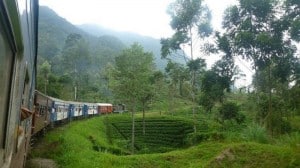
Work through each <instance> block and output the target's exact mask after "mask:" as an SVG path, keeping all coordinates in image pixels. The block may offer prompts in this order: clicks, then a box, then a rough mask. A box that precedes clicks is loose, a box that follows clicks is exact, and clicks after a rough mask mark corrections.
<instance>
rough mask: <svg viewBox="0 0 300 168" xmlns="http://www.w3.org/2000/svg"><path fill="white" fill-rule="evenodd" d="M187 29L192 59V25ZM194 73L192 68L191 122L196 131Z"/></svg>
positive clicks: (192, 57) (192, 58)
mask: <svg viewBox="0 0 300 168" xmlns="http://www.w3.org/2000/svg"><path fill="white" fill-rule="evenodd" d="M189 31H190V37H191V60H192V61H193V60H194V54H193V33H192V27H189ZM195 76H196V73H195V70H194V69H192V81H191V84H192V92H191V94H192V103H193V105H192V106H193V124H194V132H197V128H196V114H195V78H196V77H195Z"/></svg>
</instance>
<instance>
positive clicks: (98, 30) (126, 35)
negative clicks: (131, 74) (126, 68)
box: [78, 24, 185, 70]
mask: <svg viewBox="0 0 300 168" xmlns="http://www.w3.org/2000/svg"><path fill="white" fill-rule="evenodd" d="M78 27H79V28H81V29H82V30H84V31H86V32H88V33H90V34H92V35H94V36H103V35H111V36H115V37H117V38H119V39H120V40H121V41H122V42H123V43H124V44H125V45H126V46H130V45H131V44H132V43H134V42H138V43H140V44H141V45H142V46H143V47H144V49H145V50H146V51H149V52H153V54H154V55H155V64H156V66H157V67H158V68H159V69H161V70H163V69H164V68H165V67H166V65H167V60H165V59H161V54H160V49H161V44H160V39H155V38H152V37H148V36H142V35H139V34H137V33H132V32H120V31H114V30H111V29H106V28H103V27H101V26H98V25H94V24H83V25H79V26H78ZM172 59H173V60H174V61H175V62H178V63H182V64H184V63H185V62H184V59H183V58H181V57H172Z"/></svg>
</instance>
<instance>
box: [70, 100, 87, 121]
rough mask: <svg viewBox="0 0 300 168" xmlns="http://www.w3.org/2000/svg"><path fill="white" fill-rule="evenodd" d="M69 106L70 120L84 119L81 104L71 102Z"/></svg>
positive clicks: (82, 105)
mask: <svg viewBox="0 0 300 168" xmlns="http://www.w3.org/2000/svg"><path fill="white" fill-rule="evenodd" d="M69 104H70V110H69V114H70V117H71V118H70V119H73V118H74V119H79V118H82V117H84V104H83V103H82V102H72V101H69Z"/></svg>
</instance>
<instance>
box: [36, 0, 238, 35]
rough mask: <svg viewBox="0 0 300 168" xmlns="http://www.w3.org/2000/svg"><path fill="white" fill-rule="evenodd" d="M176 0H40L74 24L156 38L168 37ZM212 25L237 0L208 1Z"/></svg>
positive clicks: (215, 24)
mask: <svg viewBox="0 0 300 168" xmlns="http://www.w3.org/2000/svg"><path fill="white" fill-rule="evenodd" d="M173 1H174V0H40V1H39V2H40V5H45V6H49V7H50V8H51V9H53V10H54V11H55V12H57V13H58V14H59V15H60V16H61V17H63V18H65V19H67V20H68V21H70V22H71V23H73V24H76V25H78V24H84V23H94V24H98V25H101V26H103V27H106V28H111V29H114V30H118V31H130V32H136V33H139V34H141V35H146V36H151V37H155V38H161V37H169V36H171V35H172V33H173V32H172V30H171V28H170V26H169V23H170V16H169V15H168V14H167V13H166V10H167V6H168V5H169V4H170V3H171V2H173ZM206 1H207V2H206V3H207V4H208V6H209V8H210V9H211V10H212V14H213V20H212V22H213V26H214V27H215V28H218V29H220V25H221V20H222V14H223V11H224V9H225V8H226V7H228V6H229V5H231V4H233V3H234V2H235V0H206Z"/></svg>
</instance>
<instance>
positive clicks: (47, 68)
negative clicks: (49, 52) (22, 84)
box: [40, 61, 51, 94]
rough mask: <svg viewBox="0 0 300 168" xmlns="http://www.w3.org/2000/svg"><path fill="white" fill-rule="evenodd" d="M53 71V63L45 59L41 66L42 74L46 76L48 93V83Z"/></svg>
mask: <svg viewBox="0 0 300 168" xmlns="http://www.w3.org/2000/svg"><path fill="white" fill-rule="evenodd" d="M50 73H51V65H50V64H49V62H48V61H45V62H44V63H43V64H42V65H41V67H40V74H41V75H42V76H43V78H44V93H45V94H47V84H48V82H49V80H48V77H49V74H50Z"/></svg>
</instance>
